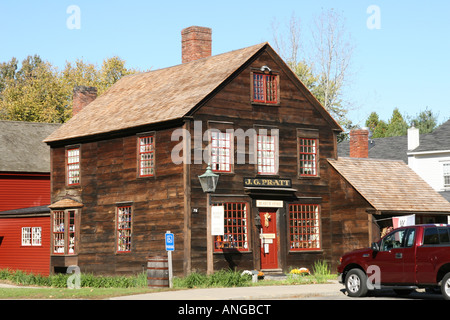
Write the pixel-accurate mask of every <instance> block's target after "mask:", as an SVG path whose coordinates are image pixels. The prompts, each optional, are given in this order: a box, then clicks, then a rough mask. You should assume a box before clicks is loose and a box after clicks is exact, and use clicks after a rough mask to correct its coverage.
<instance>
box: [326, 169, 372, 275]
mask: <svg viewBox="0 0 450 320" xmlns="http://www.w3.org/2000/svg"><path fill="white" fill-rule="evenodd" d="M329 171H330V190H331V199H330V201H331V203H332V207H331V211H332V215H331V225H332V229H331V230H330V234H331V235H332V242H333V247H332V262H333V267H337V263H338V261H339V258H340V257H341V256H342V255H343V254H344V253H346V252H349V251H352V250H355V249H359V248H367V247H369V246H370V243H371V242H372V241H375V240H377V239H372V238H371V234H372V228H374V227H375V226H374V225H373V224H372V215H371V214H369V213H367V211H366V210H367V209H373V207H372V206H371V205H370V203H368V202H367V201H366V200H365V199H364V198H363V197H362V196H361V195H360V194H359V193H358V191H356V190H355V189H354V188H353V187H352V186H351V184H350V183H348V182H347V181H346V180H345V179H344V178H343V177H342V176H341V175H340V174H339V173H338V172H337V171H336V170H335V169H334V168H332V167H331V166H330V169H329ZM369 227H370V228H369ZM374 236H375V235H374ZM334 270H335V268H334Z"/></svg>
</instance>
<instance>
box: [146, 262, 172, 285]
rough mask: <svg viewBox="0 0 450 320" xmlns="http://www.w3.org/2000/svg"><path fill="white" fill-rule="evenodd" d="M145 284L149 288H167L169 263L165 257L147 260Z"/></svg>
mask: <svg viewBox="0 0 450 320" xmlns="http://www.w3.org/2000/svg"><path fill="white" fill-rule="evenodd" d="M147 284H148V286H149V287H150V288H168V287H169V262H168V260H167V257H161V256H153V257H148V258H147Z"/></svg>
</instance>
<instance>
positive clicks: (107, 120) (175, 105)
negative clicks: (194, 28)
mask: <svg viewBox="0 0 450 320" xmlns="http://www.w3.org/2000/svg"><path fill="white" fill-rule="evenodd" d="M265 46H266V43H261V44H258V45H254V46H251V47H248V48H244V49H240V50H235V51H231V52H227V53H223V54H220V55H216V56H212V57H208V58H204V59H199V60H195V61H192V62H189V63H184V64H180V65H176V66H173V67H169V68H164V69H159V70H155V71H149V72H144V73H139V74H135V75H130V76H126V77H123V78H122V79H120V80H119V81H118V82H117V83H116V84H115V85H114V86H112V87H111V88H110V89H109V90H107V91H106V92H105V93H104V94H102V95H101V96H99V97H98V98H97V99H95V100H94V101H93V102H91V103H90V104H89V105H88V106H86V107H85V108H83V110H81V112H79V113H78V114H76V115H75V116H74V117H73V118H72V119H70V120H69V121H68V122H67V123H66V124H65V125H64V126H62V127H61V128H60V129H59V130H57V131H56V132H54V133H53V134H52V135H50V136H49V137H47V138H46V139H45V142H52V141H58V140H66V139H71V138H75V137H83V136H90V135H95V134H100V133H107V132H113V131H118V130H123V129H127V128H132V127H139V126H142V125H147V124H153V123H158V122H163V121H170V120H175V119H179V118H182V117H183V116H185V115H186V114H187V113H188V112H189V111H191V110H192V109H193V108H195V107H196V106H197V105H198V104H199V103H201V102H202V100H203V99H205V98H207V96H208V95H209V94H210V93H211V92H213V90H214V89H216V88H217V87H218V86H219V85H220V84H222V83H223V82H224V81H225V80H226V79H227V78H228V77H229V76H230V75H232V74H233V73H234V72H235V71H236V70H237V69H238V68H239V67H240V66H242V65H243V64H244V63H245V62H246V61H247V60H248V59H249V58H250V57H252V56H253V55H255V54H256V53H257V52H258V51H259V50H261V49H263V48H264V47H265Z"/></svg>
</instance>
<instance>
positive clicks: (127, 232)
mask: <svg viewBox="0 0 450 320" xmlns="http://www.w3.org/2000/svg"><path fill="white" fill-rule="evenodd" d="M182 61H183V63H182V64H180V65H177V66H174V67H170V68H165V69H160V70H155V71H151V72H146V73H140V74H136V75H130V76H127V77H124V78H122V79H121V80H120V81H118V82H117V83H116V84H115V85H114V86H113V87H111V88H110V89H109V90H108V91H107V92H105V93H104V94H103V95H101V96H100V97H98V98H95V96H96V92H95V89H94V88H86V87H78V88H76V89H75V94H74V99H75V100H76V101H74V105H79V104H80V102H79V101H81V104H86V103H88V102H89V101H91V100H92V102H90V103H89V104H88V105H87V106H84V107H82V108H81V107H80V108H76V110H78V109H80V110H81V111H79V112H78V113H77V114H75V115H74V116H73V118H72V119H71V120H70V121H68V122H67V123H66V124H64V125H63V126H62V127H60V128H59V129H58V130H57V131H55V132H54V133H53V134H51V135H50V136H49V137H48V138H47V139H46V140H45V141H46V142H47V143H48V144H49V145H50V146H51V159H52V168H51V172H52V205H51V206H50V208H51V209H52V227H51V228H52V237H51V238H52V244H51V268H52V272H54V271H55V270H56V269H57V268H61V267H62V268H63V267H66V266H68V265H70V264H76V265H78V266H80V268H81V271H82V272H94V273H131V272H139V271H142V268H143V265H145V263H146V259H147V257H148V256H152V255H165V248H164V234H165V232H166V231H169V230H170V231H171V232H173V233H174V235H175V251H174V253H173V259H174V262H173V263H174V272H175V273H176V274H187V273H189V272H191V271H205V270H206V269H207V265H209V264H212V266H213V269H214V270H218V269H222V268H228V267H231V268H238V269H241V270H243V269H251V270H252V269H257V270H272V271H287V270H288V269H289V268H290V267H311V266H312V264H313V263H314V261H317V260H324V261H327V262H328V263H330V264H331V265H332V266H335V265H336V264H337V262H338V259H339V255H340V254H342V253H343V252H344V251H346V248H344V247H336V245H335V244H334V243H333V234H335V235H336V237H337V239H339V237H342V233H343V230H342V229H341V230H339V229H338V228H336V227H335V226H336V224H335V223H336V221H342V220H345V219H349V220H352V219H353V218H354V216H353V214H354V213H353V212H351V213H350V214H349V215H348V216H346V215H345V214H343V215H341V216H339V217H336V216H333V212H332V208H331V203H330V198H331V192H330V183H331V181H330V180H331V178H332V175H331V173H333V174H334V173H335V170H334V169H332V168H331V166H330V164H329V163H328V161H327V159H329V158H331V159H336V158H337V154H336V144H337V139H336V136H337V134H339V133H340V132H341V131H342V129H341V127H340V126H339V124H338V123H337V122H336V121H335V120H334V119H333V118H332V117H331V116H330V114H329V113H328V112H327V111H326V110H325V109H324V108H323V106H322V105H321V104H320V103H319V102H318V101H317V100H316V99H315V98H314V97H313V96H312V94H311V93H310V92H309V91H308V90H307V89H306V88H305V86H304V85H303V84H302V83H301V81H300V80H299V79H298V78H297V76H296V75H295V74H294V73H293V72H292V71H291V70H290V68H289V67H288V66H287V65H286V63H285V62H284V61H283V60H282V59H281V58H280V57H279V56H278V54H277V53H276V52H275V51H274V50H273V49H272V47H271V46H270V45H269V44H268V43H262V44H258V45H254V46H251V47H248V48H244V49H241V50H236V51H232V52H228V53H224V54H220V55H216V56H211V30H210V29H208V28H202V27H190V28H187V29H184V30H183V31H182ZM205 159H206V161H204V160H205ZM243 159H244V160H245V161H243ZM207 162H210V163H211V167H212V169H213V171H214V172H215V173H216V174H218V175H219V176H220V177H219V182H218V185H217V188H216V191H215V193H213V194H211V197H210V200H209V201H208V200H207V199H208V196H207V195H206V194H205V193H203V191H202V188H201V186H200V183H199V179H198V176H199V175H201V174H203V173H204V172H205V170H206V168H207ZM331 170H333V171H331ZM364 205H366V203H364ZM214 206H219V207H220V206H222V207H223V208H224V218H223V229H224V232H223V234H215V235H214V236H207V223H206V222H207V213H208V211H210V210H211V207H214ZM216 222H217V221H216ZM365 228H366V230H367V228H368V227H367V217H366V225H365ZM208 237H210V238H209V239H210V240H212V247H210V248H209V250H210V252H209V253H210V254H208V252H207V243H208V241H207V240H208ZM361 242H362V243H364V245H367V244H368V242H369V239H368V236H367V235H366V236H365V237H364V239H363V241H361ZM211 253H212V255H211ZM211 256H212V258H210V257H211ZM209 259H212V261H211V260H209Z"/></svg>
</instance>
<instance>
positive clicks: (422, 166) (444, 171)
mask: <svg viewBox="0 0 450 320" xmlns="http://www.w3.org/2000/svg"><path fill="white" fill-rule="evenodd" d="M407 155H408V165H409V166H410V167H411V168H412V169H413V170H414V171H415V172H416V173H417V174H418V175H419V176H420V177H422V179H424V180H425V181H426V182H428V183H429V184H430V185H431V187H433V189H434V190H436V191H438V192H440V193H441V194H442V195H443V196H444V197H445V198H446V199H447V200H450V120H449V121H447V122H445V123H443V124H442V125H441V126H439V127H438V128H437V129H436V130H434V131H433V132H432V133H430V134H424V135H419V130H418V129H417V128H414V127H413V128H410V129H408V152H407Z"/></svg>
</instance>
